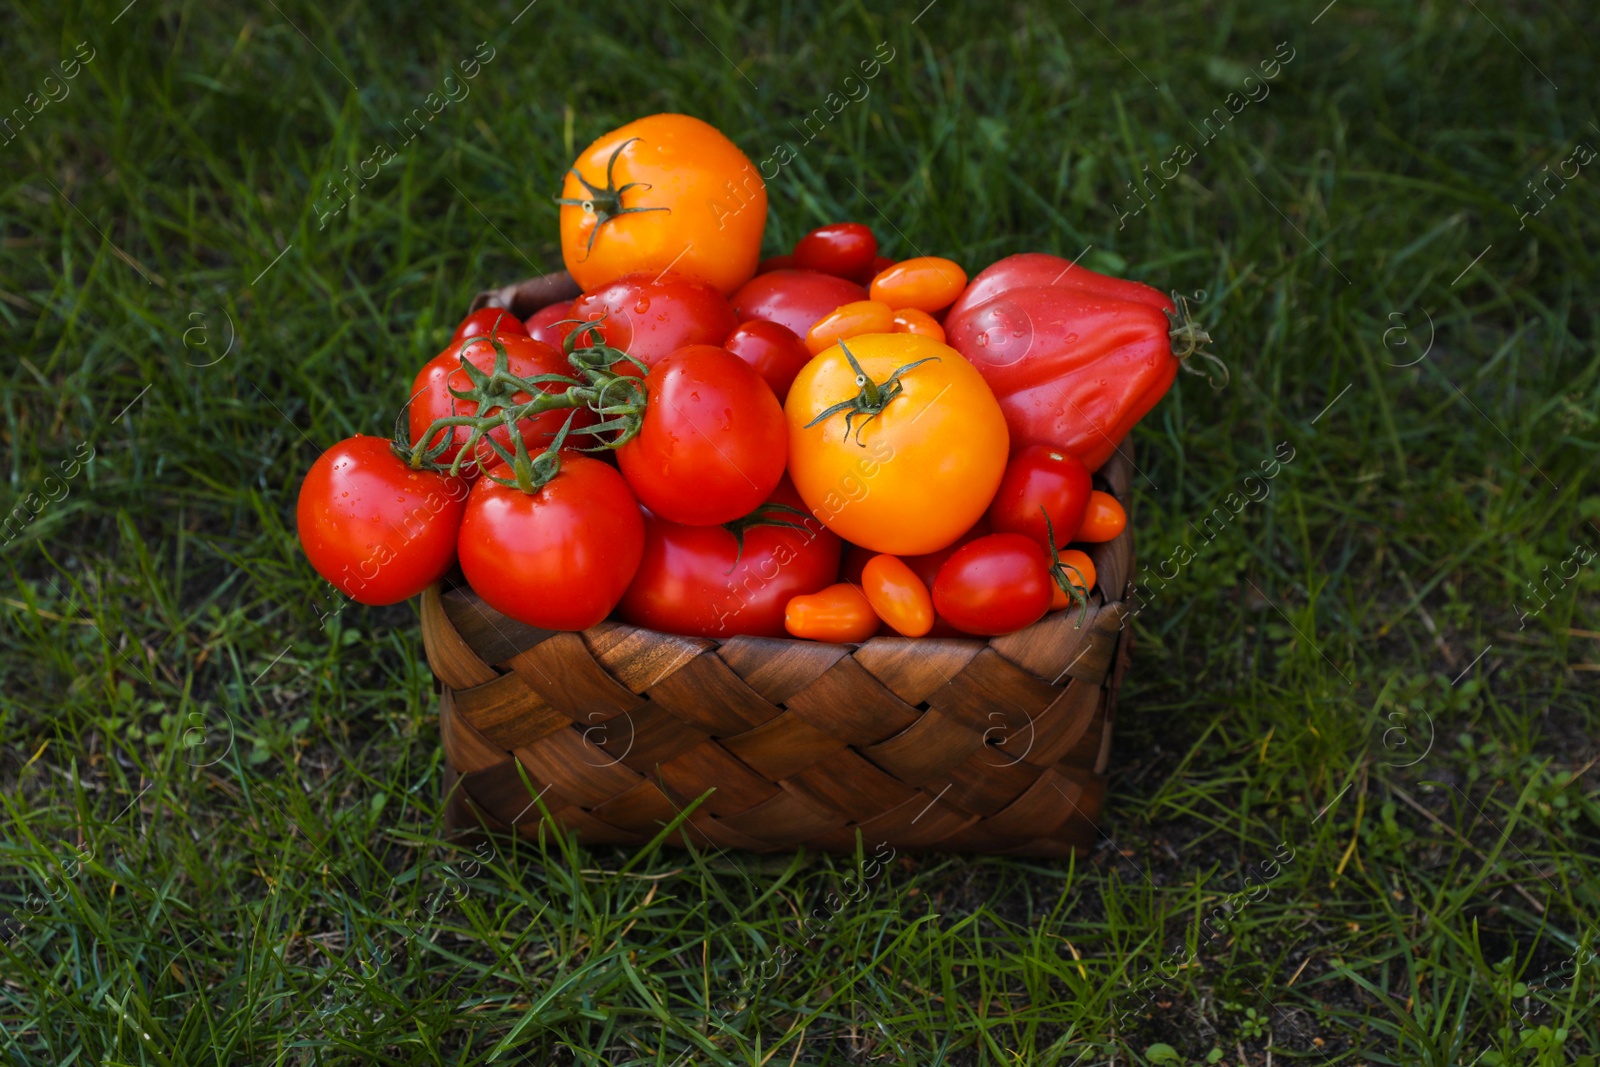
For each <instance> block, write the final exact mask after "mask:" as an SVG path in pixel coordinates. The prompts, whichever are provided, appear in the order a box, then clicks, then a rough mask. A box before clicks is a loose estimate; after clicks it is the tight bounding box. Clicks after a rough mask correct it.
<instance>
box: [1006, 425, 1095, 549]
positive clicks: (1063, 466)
mask: <svg viewBox="0 0 1600 1067" xmlns="http://www.w3.org/2000/svg"><path fill="white" fill-rule="evenodd" d="M1093 491H1094V487H1093V486H1092V485H1091V484H1090V483H1089V468H1088V467H1085V466H1084V465H1083V464H1082V463H1081V462H1080V461H1079V460H1078V459H1077V457H1075V456H1072V455H1069V454H1067V453H1066V452H1063V451H1062V450H1060V449H1059V448H1050V447H1049V446H1047V445H1029V446H1028V447H1026V448H1024V449H1022V450H1021V451H1020V452H1018V453H1017V454H1016V455H1014V456H1012V457H1011V462H1010V463H1007V464H1006V472H1005V474H1004V475H1003V476H1002V477H1001V478H1000V488H999V489H997V490H995V494H994V502H993V503H991V504H990V505H989V522H990V524H991V525H992V526H993V527H994V529H995V530H996V531H997V532H1005V533H1019V534H1023V535H1024V536H1027V537H1031V538H1033V539H1034V540H1035V541H1037V542H1039V544H1040V545H1041V546H1042V547H1046V548H1048V547H1049V545H1050V535H1049V534H1048V533H1047V532H1046V531H1047V530H1049V529H1054V530H1055V535H1056V543H1055V547H1056V548H1065V547H1066V546H1067V545H1068V544H1070V543H1071V542H1073V541H1075V540H1078V539H1079V538H1078V528H1079V527H1080V526H1081V525H1082V524H1083V517H1084V513H1085V512H1086V511H1087V510H1088V509H1089V494H1090V493H1091V492H1093ZM1041 509H1042V510H1041ZM1046 515H1049V516H1050V522H1049V523H1048V524H1047V523H1046V522H1045V521H1044V519H1045V516H1046Z"/></svg>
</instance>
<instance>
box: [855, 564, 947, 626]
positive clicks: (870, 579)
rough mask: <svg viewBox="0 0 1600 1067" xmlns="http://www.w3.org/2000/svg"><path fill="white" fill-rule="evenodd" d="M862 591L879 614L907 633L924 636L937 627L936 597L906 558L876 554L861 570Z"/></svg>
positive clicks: (879, 616)
mask: <svg viewBox="0 0 1600 1067" xmlns="http://www.w3.org/2000/svg"><path fill="white" fill-rule="evenodd" d="M861 591H862V592H863V593H865V594H866V595H867V602H868V603H870V604H871V605H872V610H873V611H875V612H877V613H878V618H880V619H882V620H883V621H884V622H886V623H888V624H889V625H890V626H892V627H894V628H895V630H896V631H897V632H898V633H900V634H901V635H902V636H904V637H921V636H923V635H924V634H926V633H927V632H928V631H929V630H931V629H933V598H932V597H930V596H929V595H928V587H927V586H925V585H923V584H922V579H921V578H918V577H917V576H916V574H915V573H914V572H913V571H912V570H911V568H910V567H908V566H906V562H905V560H903V559H901V558H900V557H899V556H888V555H881V556H873V557H872V559H870V560H869V561H868V562H867V565H866V567H865V568H864V569H863V570H862V572H861Z"/></svg>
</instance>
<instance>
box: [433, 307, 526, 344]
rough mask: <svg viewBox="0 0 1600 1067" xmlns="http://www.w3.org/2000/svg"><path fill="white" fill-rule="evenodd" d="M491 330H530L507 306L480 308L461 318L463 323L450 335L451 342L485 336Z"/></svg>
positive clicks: (516, 331)
mask: <svg viewBox="0 0 1600 1067" xmlns="http://www.w3.org/2000/svg"><path fill="white" fill-rule="evenodd" d="M491 330H493V331H496V332H498V333H500V334H515V333H527V332H528V330H527V327H525V326H523V324H522V320H521V319H519V318H517V317H516V316H515V315H513V314H511V312H509V311H507V310H506V309H505V308H479V309H478V310H477V311H474V312H473V313H472V314H470V315H468V316H467V317H466V318H464V319H462V320H461V325H459V326H457V327H456V331H455V333H453V334H451V335H450V343H451V344H455V343H457V342H459V341H465V340H466V339H467V338H469V337H485V336H488V334H489V332H490V331H491Z"/></svg>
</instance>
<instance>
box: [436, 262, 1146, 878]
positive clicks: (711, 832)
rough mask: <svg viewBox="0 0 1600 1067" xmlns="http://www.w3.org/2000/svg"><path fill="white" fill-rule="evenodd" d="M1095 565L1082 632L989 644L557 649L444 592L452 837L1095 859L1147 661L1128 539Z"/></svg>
mask: <svg viewBox="0 0 1600 1067" xmlns="http://www.w3.org/2000/svg"><path fill="white" fill-rule="evenodd" d="M571 292H572V289H571V282H570V279H567V278H565V276H564V275H547V276H546V277H545V278H541V279H535V280H534V281H533V282H525V283H522V284H521V285H519V286H511V287H508V288H507V289H504V290H499V291H495V292H491V293H486V294H484V295H483V296H480V298H479V301H478V302H477V303H475V305H474V306H475V307H479V306H507V307H510V308H511V309H512V311H513V312H514V313H516V314H518V315H521V316H526V315H529V314H532V313H533V311H535V310H537V309H538V307H540V306H542V305H543V304H545V303H549V302H551V301H553V300H555V299H561V298H563V296H564V295H567V294H570V293H571ZM1125 451H1126V450H1124V452H1125ZM1130 472H1131V461H1130V460H1129V459H1128V458H1127V456H1126V455H1125V454H1119V455H1117V456H1114V457H1113V458H1112V460H1111V462H1110V463H1108V464H1107V465H1106V466H1105V467H1104V468H1103V469H1102V470H1101V471H1100V472H1099V473H1098V474H1097V475H1096V482H1097V484H1098V487H1099V488H1101V489H1105V490H1108V491H1110V492H1111V493H1113V494H1114V495H1116V496H1118V497H1119V498H1123V499H1126V495H1127V491H1128V481H1129V475H1130ZM1089 554H1090V556H1091V558H1092V559H1093V560H1094V564H1095V569H1096V571H1097V575H1098V578H1097V584H1096V588H1095V590H1093V591H1092V592H1091V595H1090V598H1089V599H1090V606H1089V610H1088V614H1087V617H1085V618H1083V619H1082V623H1081V626H1080V623H1079V620H1080V612H1079V610H1078V609H1076V608H1068V609H1066V610H1063V611H1058V612H1053V613H1051V614H1049V615H1047V616H1045V617H1044V618H1043V619H1042V620H1040V621H1039V622H1037V623H1035V624H1034V625H1033V626H1030V627H1028V628H1027V629H1026V630H1022V631H1020V632H1018V633H1014V634H1009V635H1007V636H1004V637H996V638H992V639H990V640H987V641H984V640H980V639H977V638H970V639H945V638H922V639H915V640H913V639H907V638H902V637H875V638H872V639H871V640H869V641H867V642H866V643H864V644H860V645H829V644H820V643H817V642H814V641H796V640H784V639H772V638H755V637H735V638H731V639H728V640H721V641H719V640H714V639H706V638H696V637H681V636H677V635H674V634H664V633H658V632H656V631H653V630H646V629H642V628H640V627H637V626H630V625H628V624H625V623H621V622H615V621H609V620H608V621H606V622H603V623H601V624H600V625H598V626H596V627H594V628H592V629H590V630H586V631H584V632H582V633H561V632H550V631H545V630H539V629H535V628H533V627H530V626H525V625H523V624H522V623H519V622H516V621H514V620H512V619H509V618H507V617H505V616H503V615H501V614H499V613H498V612H496V611H494V610H493V609H492V608H490V607H488V606H487V605H486V604H484V603H483V602H482V601H481V600H480V599H479V598H478V597H477V596H475V595H474V594H473V593H472V592H471V591H470V590H469V589H467V588H466V587H465V586H464V585H460V584H459V583H455V584H454V585H453V586H452V587H451V588H449V589H448V590H447V589H445V588H441V587H435V588H433V589H430V590H429V591H428V592H427V593H425V594H424V596H423V600H422V634H423V641H424V644H425V646H426V648H427V655H428V662H429V664H430V665H431V666H432V668H433V672H434V674H435V675H437V676H438V678H439V680H440V682H441V683H442V692H441V695H440V703H439V730H440V734H441V736H442V738H443V741H444V750H445V756H446V760H447V762H448V765H449V766H448V770H447V773H446V776H445V788H446V793H447V812H448V819H449V822H450V825H451V826H452V828H453V829H456V830H462V831H466V830H472V829H476V828H480V827H481V828H483V829H487V830H489V831H491V832H496V833H506V832H516V833H520V834H522V835H524V836H533V835H536V834H537V833H538V832H539V829H540V826H541V823H542V821H543V819H544V815H545V812H546V811H548V812H549V813H550V816H551V817H552V818H553V819H554V820H555V821H556V822H558V823H560V824H561V825H563V826H565V827H567V828H569V829H571V830H573V831H575V832H576V834H577V837H578V839H579V840H580V841H582V842H584V843H586V844H619V845H636V844H642V843H645V842H648V841H650V840H652V839H653V838H655V837H657V836H658V835H660V833H661V832H662V829H663V828H664V827H665V826H666V825H667V824H669V823H671V822H672V821H673V820H675V819H678V818H680V817H681V816H683V813H684V812H688V815H687V817H686V818H684V819H683V821H682V823H681V825H680V826H679V827H678V829H677V830H676V831H675V832H674V833H673V835H672V836H671V837H670V838H669V840H670V841H671V842H672V843H674V844H680V845H690V844H692V845H694V846H697V847H700V848H705V847H716V848H737V849H743V850H748V851H754V852H763V851H779V850H793V849H796V848H800V847H805V848H810V849H822V850H827V851H838V852H853V851H855V849H856V847H857V846H856V842H857V834H858V833H859V835H860V839H861V841H862V842H863V847H865V848H868V849H872V848H874V847H876V846H877V845H878V844H880V843H887V844H888V845H890V846H891V847H893V848H895V849H897V850H906V851H928V850H941V851H958V852H991V853H1012V854H1020V855H1039V856H1063V855H1066V854H1068V853H1071V852H1073V851H1074V850H1078V851H1082V850H1084V849H1086V848H1087V847H1088V846H1090V845H1091V844H1092V843H1093V841H1094V839H1095V836H1096V829H1095V819H1097V818H1098V816H1099V811H1100V805H1101V801H1102V799H1103V797H1104V793H1105V783H1104V779H1103V777H1102V775H1103V772H1104V770H1105V766H1106V760H1107V755H1108V752H1109V749H1110V743H1111V723H1112V719H1113V717H1114V715H1115V711H1116V694H1117V689H1118V687H1119V686H1120V684H1121V682H1122V676H1123V673H1124V672H1125V671H1126V669H1127V664H1128V654H1129V650H1130V646H1131V643H1132V633H1131V631H1130V630H1128V629H1126V628H1125V627H1124V619H1125V617H1126V614H1127V609H1126V608H1125V606H1124V604H1123V602H1122V601H1121V599H1116V600H1110V599H1108V597H1107V595H1106V591H1108V590H1112V591H1118V592H1120V591H1122V590H1124V589H1125V588H1127V582H1128V579H1129V578H1130V577H1131V576H1132V573H1133V538H1132V532H1131V528H1130V529H1129V530H1125V531H1123V533H1122V534H1121V535H1120V536H1119V537H1117V538H1116V540H1114V541H1110V542H1107V543H1106V544H1102V545H1096V546H1093V547H1092V549H1091V550H1090V553H1089ZM447 584H450V583H447ZM702 797H704V799H703V801H701V798H702ZM697 801H700V802H699V803H698V804H697V803H696V802H697Z"/></svg>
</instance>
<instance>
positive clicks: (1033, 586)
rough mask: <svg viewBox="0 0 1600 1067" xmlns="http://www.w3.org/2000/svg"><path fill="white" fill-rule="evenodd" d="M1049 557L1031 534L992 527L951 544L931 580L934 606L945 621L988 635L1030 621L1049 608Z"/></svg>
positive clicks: (981, 634)
mask: <svg viewBox="0 0 1600 1067" xmlns="http://www.w3.org/2000/svg"><path fill="white" fill-rule="evenodd" d="M1054 586H1055V581H1054V579H1052V578H1051V577H1050V557H1049V556H1047V555H1046V554H1045V550H1044V549H1043V548H1041V547H1040V546H1039V544H1038V543H1037V542H1035V541H1033V540H1032V539H1030V538H1027V537H1024V536H1022V535H1021V534H1014V533H997V534H990V535H989V536H988V537H980V538H978V539H977V540H976V541H972V542H969V543H968V544H965V545H962V546H961V547H960V548H958V549H956V551H955V553H954V554H952V555H951V557H950V558H949V559H948V560H947V561H945V565H944V566H943V567H941V568H940V569H939V577H938V578H936V579H934V582H933V606H934V608H935V609H936V610H937V611H938V612H939V614H940V615H942V616H943V617H944V618H946V619H948V620H949V622H950V625H952V626H954V627H955V628H956V629H958V630H962V631H964V632H966V633H969V634H978V635H980V636H984V637H993V636H995V635H997V634H1009V633H1014V632H1016V631H1017V630H1020V629H1022V628H1023V627H1025V626H1032V625H1033V624H1034V623H1036V622H1038V621H1039V620H1040V619H1041V618H1043V617H1044V613H1045V612H1047V611H1049V610H1050V601H1051V599H1052V597H1051V592H1050V591H1051V589H1052V588H1053V587H1054Z"/></svg>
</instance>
